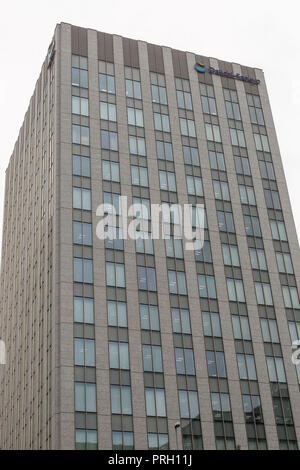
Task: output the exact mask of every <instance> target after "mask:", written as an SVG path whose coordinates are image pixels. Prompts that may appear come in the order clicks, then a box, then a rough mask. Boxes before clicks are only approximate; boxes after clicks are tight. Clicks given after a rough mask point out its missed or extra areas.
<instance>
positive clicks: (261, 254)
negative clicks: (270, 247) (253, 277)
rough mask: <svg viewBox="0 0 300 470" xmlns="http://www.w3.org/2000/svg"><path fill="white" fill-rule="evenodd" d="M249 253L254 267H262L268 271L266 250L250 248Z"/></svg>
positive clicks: (262, 269) (261, 268)
mask: <svg viewBox="0 0 300 470" xmlns="http://www.w3.org/2000/svg"><path fill="white" fill-rule="evenodd" d="M249 253H250V260H251V266H252V269H260V270H261V271H267V262H266V257H265V251H264V250H260V249H258V248H250V249H249Z"/></svg>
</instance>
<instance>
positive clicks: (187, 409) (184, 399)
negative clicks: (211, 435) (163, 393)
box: [178, 390, 199, 419]
mask: <svg viewBox="0 0 300 470" xmlns="http://www.w3.org/2000/svg"><path fill="white" fill-rule="evenodd" d="M178 395H179V408H180V417H181V418H185V419H196V418H198V419H199V403H198V393H197V392H196V391H187V390H178Z"/></svg>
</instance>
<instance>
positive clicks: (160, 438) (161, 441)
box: [148, 432, 169, 450]
mask: <svg viewBox="0 0 300 470" xmlns="http://www.w3.org/2000/svg"><path fill="white" fill-rule="evenodd" d="M148 448H149V450H167V449H169V437H168V434H155V433H153V432H149V433H148Z"/></svg>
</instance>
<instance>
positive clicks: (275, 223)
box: [270, 220, 287, 242]
mask: <svg viewBox="0 0 300 470" xmlns="http://www.w3.org/2000/svg"><path fill="white" fill-rule="evenodd" d="M270 226H271V232H272V237H273V239H274V240H280V241H282V242H286V241H287V235H286V231H285V225H284V222H281V221H279V220H270Z"/></svg>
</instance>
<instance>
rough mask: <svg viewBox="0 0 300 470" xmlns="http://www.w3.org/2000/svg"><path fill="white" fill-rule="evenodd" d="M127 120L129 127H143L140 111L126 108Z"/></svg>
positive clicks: (141, 112)
mask: <svg viewBox="0 0 300 470" xmlns="http://www.w3.org/2000/svg"><path fill="white" fill-rule="evenodd" d="M127 119H128V124H129V126H137V127H144V118H143V111H142V109H137V108H130V107H127Z"/></svg>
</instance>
